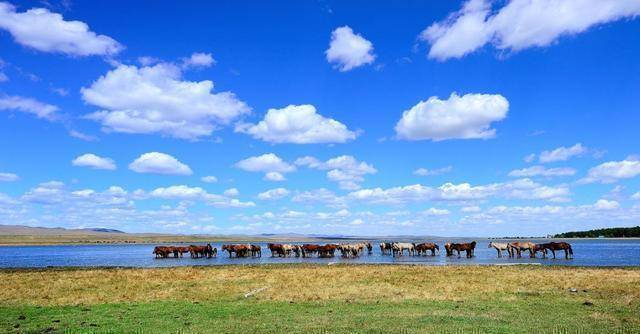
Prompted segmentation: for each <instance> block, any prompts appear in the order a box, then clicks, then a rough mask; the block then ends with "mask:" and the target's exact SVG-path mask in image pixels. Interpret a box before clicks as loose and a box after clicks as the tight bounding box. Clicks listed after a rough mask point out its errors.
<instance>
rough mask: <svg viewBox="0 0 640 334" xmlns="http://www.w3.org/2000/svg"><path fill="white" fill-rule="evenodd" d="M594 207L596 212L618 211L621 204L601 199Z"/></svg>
mask: <svg viewBox="0 0 640 334" xmlns="http://www.w3.org/2000/svg"><path fill="white" fill-rule="evenodd" d="M593 207H594V208H595V209H596V210H615V209H618V208H619V207H620V203H618V202H616V201H610V200H606V199H599V200H598V201H597V202H596V203H595V204H594V205H593Z"/></svg>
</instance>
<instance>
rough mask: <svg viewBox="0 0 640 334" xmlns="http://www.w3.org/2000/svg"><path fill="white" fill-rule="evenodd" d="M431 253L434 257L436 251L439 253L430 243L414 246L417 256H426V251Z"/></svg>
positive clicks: (438, 249) (434, 245) (436, 246)
mask: <svg viewBox="0 0 640 334" xmlns="http://www.w3.org/2000/svg"><path fill="white" fill-rule="evenodd" d="M428 250H430V251H431V256H436V250H437V251H438V252H439V251H440V247H438V245H436V244H434V243H432V242H425V243H421V244H417V245H416V252H417V253H418V255H427V251H428Z"/></svg>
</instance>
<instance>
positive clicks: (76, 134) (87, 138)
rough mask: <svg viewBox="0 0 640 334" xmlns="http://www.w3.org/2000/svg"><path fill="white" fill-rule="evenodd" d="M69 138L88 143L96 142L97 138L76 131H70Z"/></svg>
mask: <svg viewBox="0 0 640 334" xmlns="http://www.w3.org/2000/svg"><path fill="white" fill-rule="evenodd" d="M69 136H71V137H73V138H78V139H80V140H84V141H88V142H93V141H98V137H96V136H92V135H88V134H86V133H82V132H80V131H76V130H70V131H69Z"/></svg>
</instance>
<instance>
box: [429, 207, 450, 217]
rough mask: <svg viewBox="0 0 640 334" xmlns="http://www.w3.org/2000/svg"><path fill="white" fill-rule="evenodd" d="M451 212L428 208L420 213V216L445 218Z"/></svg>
mask: <svg viewBox="0 0 640 334" xmlns="http://www.w3.org/2000/svg"><path fill="white" fill-rule="evenodd" d="M450 213H451V212H449V210H447V209H438V208H429V209H427V210H425V211H422V214H423V215H425V216H446V215H449V214H450Z"/></svg>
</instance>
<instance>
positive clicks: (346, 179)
mask: <svg viewBox="0 0 640 334" xmlns="http://www.w3.org/2000/svg"><path fill="white" fill-rule="evenodd" d="M295 164H296V165H298V166H307V167H309V168H314V169H319V170H327V171H328V172H327V178H328V179H329V180H330V181H334V182H338V185H339V186H340V188H341V189H345V190H356V189H360V183H362V182H363V181H364V176H365V175H367V174H375V173H377V172H378V171H377V170H376V169H375V168H374V167H373V165H371V164H368V163H366V162H364V161H358V160H356V158H354V157H353V156H350V155H341V156H338V157H335V158H332V159H329V160H327V161H325V162H321V161H319V160H318V159H316V158H314V157H310V156H306V157H302V158H298V159H297V160H296V161H295Z"/></svg>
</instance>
